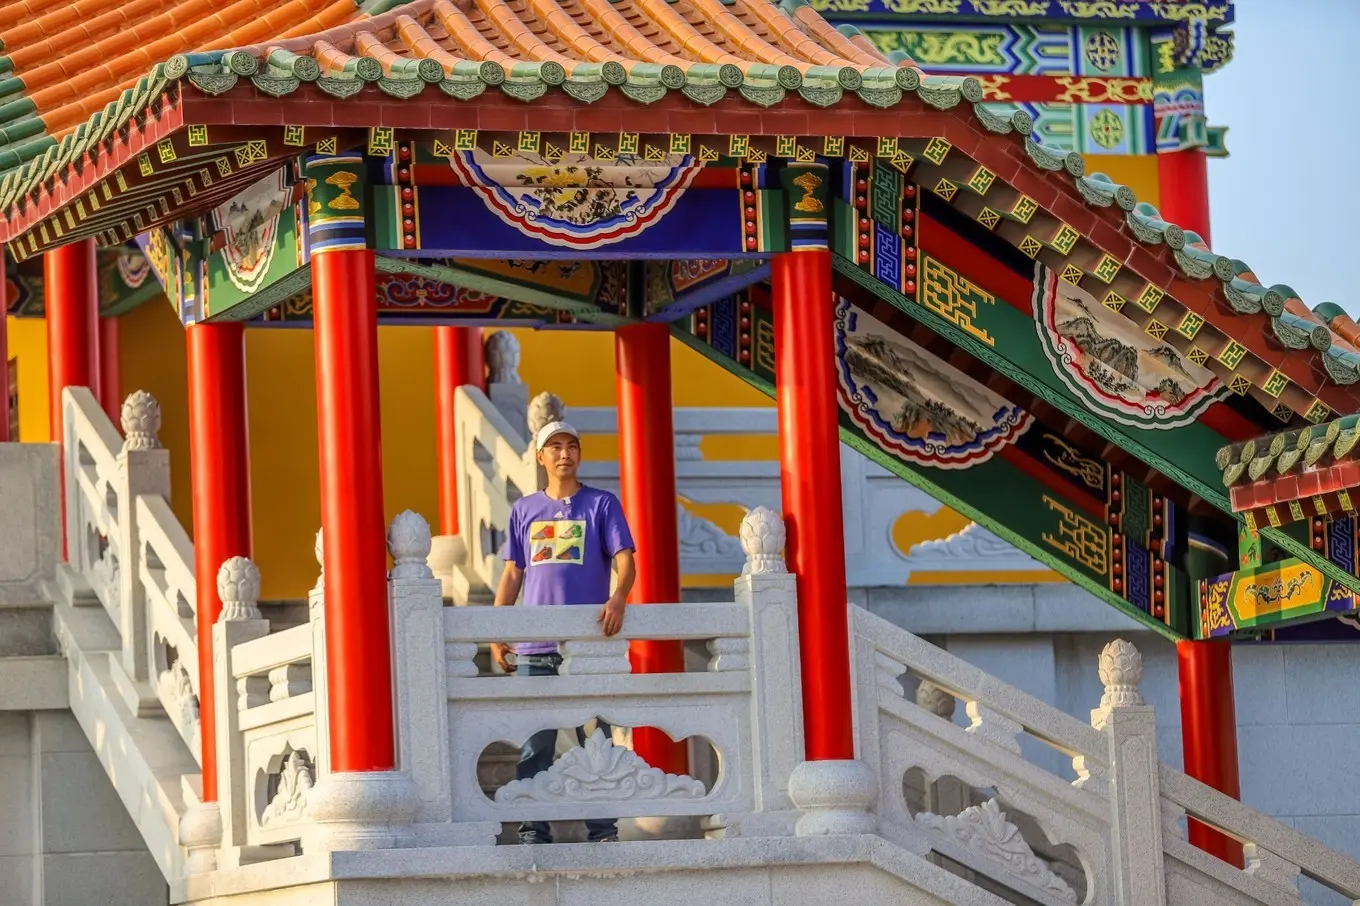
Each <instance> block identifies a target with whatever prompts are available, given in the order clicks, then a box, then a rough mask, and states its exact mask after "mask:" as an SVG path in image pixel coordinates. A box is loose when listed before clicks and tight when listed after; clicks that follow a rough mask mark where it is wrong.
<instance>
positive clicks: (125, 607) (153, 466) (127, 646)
mask: <svg viewBox="0 0 1360 906" xmlns="http://www.w3.org/2000/svg"><path fill="white" fill-rule="evenodd" d="M62 404H63V417H64V419H65V428H66V437H67V438H68V442H67V444H66V445H65V451H64V456H65V463H66V507H67V520H66V533H67V560H68V563H69V564H70V566H71V568H72V569H74V570H75V571H76V572H77V573H79V574H80V576H81V577H82V578H83V579H84V580H85V582H86V583H87V584H88V585H89V587H90V589H91V590H92V591H93V593H94V596H95V598H97V599H98V601H99V602H100V603H101V604H102V605H103V607H104V609H105V610H106V611H107V612H108V614H109V617H110V619H111V620H113V623H114V626H115V627H117V629H118V632H119V637H120V639H121V648H122V650H121V652H120V654H119V656H118V657H117V658H114V659H113V661H112V662H111V668H112V676H113V679H114V681H115V682H116V683H117V686H118V690H119V692H120V694H121V696H122V698H123V700H124V703H125V704H126V705H127V706H128V708H129V710H131V711H132V713H133V714H134V715H137V716H146V715H148V714H152V713H156V712H158V711H160V710H162V709H163V710H164V712H165V714H166V715H167V716H168V717H169V718H170V720H171V722H172V723H173V724H174V725H175V727H176V729H178V730H179V733H180V736H181V737H182V738H183V740H184V743H185V745H186V746H188V747H189V749H190V751H192V752H193V753H194V757H195V758H196V759H199V758H201V753H200V749H201V745H200V738H199V729H198V721H199V700H198V689H199V683H198V647H197V642H196V637H197V630H196V627H195V597H196V596H195V587H194V555H193V544H192V542H191V541H190V540H189V535H188V533H187V532H186V531H185V530H184V528H183V526H181V525H180V524H179V521H178V520H177V519H176V518H175V515H174V513H173V512H172V511H171V509H170V500H169V497H170V456H169V452H168V451H167V450H165V449H164V448H162V447H161V444H160V441H159V440H158V438H157V433H158V432H159V431H160V423H161V413H160V405H159V404H158V403H157V402H156V400H155V398H154V397H152V396H151V395H150V394H149V393H144V392H142V391H138V392H136V393H134V394H132V395H131V396H129V397H128V398H127V400H126V402H124V403H123V411H122V427H123V434H124V437H122V438H120V437H119V435H118V431H117V430H116V429H115V428H114V427H113V425H112V423H110V422H109V420H108V417H107V416H106V415H105V414H104V411H103V409H102V408H100V406H99V404H98V402H96V400H95V398H94V395H93V394H92V393H91V392H90V391H89V390H88V389H87V388H84V387H72V388H68V389H67V390H66V391H65V392H64V393H63V394H62ZM79 597H80V595H79V594H77V595H76V598H77V600H78V599H79Z"/></svg>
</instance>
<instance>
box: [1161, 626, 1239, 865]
mask: <svg viewBox="0 0 1360 906" xmlns="http://www.w3.org/2000/svg"><path fill="white" fill-rule="evenodd" d="M1176 654H1177V657H1178V659H1179V661H1180V685H1181V746H1182V749H1183V751H1184V755H1185V773H1187V774H1189V775H1190V776H1191V777H1194V778H1195V779H1196V780H1198V781H1200V782H1201V783H1204V784H1207V785H1209V786H1211V787H1213V788H1214V789H1216V790H1218V791H1219V792H1221V793H1224V794H1226V795H1228V796H1231V797H1233V798H1234V799H1238V798H1241V789H1240V787H1239V785H1238V779H1237V719H1236V713H1235V708H1236V706H1235V702H1234V700H1233V678H1232V644H1231V643H1229V642H1188V641H1187V642H1177V643H1176ZM1189 837H1190V842H1191V843H1192V844H1194V845H1195V846H1198V847H1199V848H1200V849H1202V850H1204V851H1205V852H1208V853H1212V854H1213V855H1215V856H1217V857H1218V858H1220V859H1222V860H1223V861H1225V862H1230V863H1232V864H1233V865H1236V866H1237V867H1238V868H1241V867H1242V844H1240V843H1238V842H1237V841H1236V840H1233V839H1232V838H1231V837H1226V836H1224V835H1223V834H1221V833H1219V832H1218V831H1216V830H1214V829H1213V828H1211V827H1206V826H1205V825H1203V824H1200V823H1199V822H1198V821H1196V820H1195V819H1193V818H1190V819H1189Z"/></svg>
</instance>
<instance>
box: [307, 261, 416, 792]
mask: <svg viewBox="0 0 1360 906" xmlns="http://www.w3.org/2000/svg"><path fill="white" fill-rule="evenodd" d="M312 311H313V318H314V323H315V335H316V336H315V340H316V408H317V433H318V435H319V441H320V444H319V445H320V450H321V528H322V531H323V532H324V536H325V539H326V544H325V552H324V555H323V556H324V559H325V561H326V563H325V570H326V681H327V683H328V684H329V686H328V689H329V696H330V712H329V713H330V735H331V770H333V771H386V770H391V769H392V768H393V767H394V766H395V764H396V760H395V756H394V740H393V723H392V656H391V642H390V630H389V626H388V620H387V548H386V526H385V525H384V520H383V489H382V439H381V435H380V433H379V423H378V415H379V404H378V309H377V297H376V294H375V291H374V276H373V252H372V251H370V250H366V249H353V248H347V249H337V250H334V251H324V250H323V251H318V250H317V249H316V247H315V246H314V247H313V254H312Z"/></svg>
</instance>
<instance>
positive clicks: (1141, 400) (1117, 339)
mask: <svg viewBox="0 0 1360 906" xmlns="http://www.w3.org/2000/svg"><path fill="white" fill-rule="evenodd" d="M1034 320H1035V328H1036V330H1037V331H1038V334H1039V345H1040V346H1041V347H1043V350H1044V354H1045V355H1046V356H1047V357H1048V360H1049V362H1050V363H1051V364H1052V365H1053V370H1054V371H1055V372H1056V373H1057V375H1058V377H1059V379H1060V380H1061V381H1062V382H1063V385H1064V386H1066V387H1067V389H1068V390H1070V391H1072V393H1073V394H1074V395H1076V397H1077V398H1078V399H1080V400H1081V401H1082V402H1083V403H1085V404H1086V406H1088V407H1089V408H1090V409H1091V410H1092V411H1093V412H1096V413H1098V414H1100V415H1103V416H1105V417H1107V418H1110V419H1113V420H1114V421H1116V422H1119V423H1120V424H1123V425H1130V426H1133V427H1139V428H1163V429H1165V428H1179V427H1181V426H1182V425H1188V424H1190V423H1191V422H1193V421H1195V419H1197V418H1199V416H1200V415H1201V414H1202V413H1203V412H1204V410H1205V409H1207V408H1208V407H1209V406H1210V404H1212V403H1213V402H1214V401H1215V400H1217V399H1219V398H1220V397H1221V396H1223V395H1224V393H1225V392H1226V388H1224V386H1223V384H1222V382H1221V381H1219V380H1218V378H1216V377H1214V375H1213V374H1212V373H1210V372H1209V371H1207V370H1205V369H1203V368H1201V367H1200V366H1198V365H1196V364H1195V363H1194V362H1191V361H1190V360H1189V359H1187V358H1186V357H1185V356H1184V355H1183V354H1182V353H1181V352H1180V350H1178V349H1176V348H1175V347H1174V346H1172V345H1171V344H1170V343H1166V342H1163V341H1162V340H1159V339H1156V338H1154V337H1152V336H1150V335H1148V334H1146V333H1144V332H1143V331H1141V330H1139V329H1138V327H1137V325H1135V324H1134V323H1133V322H1132V321H1129V320H1127V319H1126V318H1123V317H1120V316H1119V315H1117V314H1115V313H1114V312H1112V311H1110V310H1109V309H1107V308H1106V307H1105V306H1103V305H1101V304H1100V303H1099V302H1097V301H1096V299H1095V297H1094V296H1092V295H1091V294H1090V293H1089V292H1087V291H1086V290H1084V289H1082V288H1081V287H1079V286H1074V285H1073V284H1071V283H1068V282H1067V281H1066V280H1062V279H1059V277H1058V275H1057V274H1055V273H1054V272H1053V271H1051V270H1049V269H1048V268H1046V267H1044V266H1043V265H1037V266H1036V270H1035V276H1034Z"/></svg>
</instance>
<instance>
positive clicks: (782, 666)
mask: <svg viewBox="0 0 1360 906" xmlns="http://www.w3.org/2000/svg"><path fill="white" fill-rule="evenodd" d="M741 546H742V550H743V551H744V552H745V554H746V564H745V566H743V567H742V571H741V572H742V574H741V576H739V577H738V578H737V580H736V582H735V583H733V584H734V589H735V592H736V600H737V603H738V604H740V605H743V606H745V607H746V608H747V609H748V610H749V611H750V614H751V640H750V648H749V651H748V652H747V656H746V658H745V660H746V661H747V664H748V668H749V669H750V671H751V765H752V768H753V770H754V771H755V811H756V814H755V815H751V816H715V819H714V823H715V824H725V828H724V833H725V835H726V836H761V835H779V836H783V835H789V834H792V833H793V830H794V824H795V822H796V821H797V818H798V814H797V812H796V811H795V810H794V805H793V800H792V799H790V798H789V778H790V777H791V776H792V775H793V771H794V769H795V768H796V767H797V766H798V764H799V762H801V761H802V760H803V691H802V690H803V686H802V671H801V669H800V666H799V660H798V595H797V591H796V589H795V585H794V578H793V574H792V573H790V572H789V571H788V569H787V568H786V567H785V565H784V521H783V520H782V519H781V518H780V517H779V514H778V513H776V512H775V511H774V510H771V509H769V508H768V507H763V506H762V507H756V508H755V509H753V510H751V511H750V512H749V513H747V514H746V517H745V518H744V519H742V521H741ZM714 653H715V655H716V656H715V658H714V659H713V661H712V662H711V663H710V665H709V669H710V670H715V669H717V670H721V669H730V666H731V665H728V664H725V663H724V660H725V659H726V660H730V659H731V658H732V657H733V653H731V652H725V651H720V652H714Z"/></svg>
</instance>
